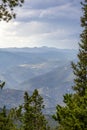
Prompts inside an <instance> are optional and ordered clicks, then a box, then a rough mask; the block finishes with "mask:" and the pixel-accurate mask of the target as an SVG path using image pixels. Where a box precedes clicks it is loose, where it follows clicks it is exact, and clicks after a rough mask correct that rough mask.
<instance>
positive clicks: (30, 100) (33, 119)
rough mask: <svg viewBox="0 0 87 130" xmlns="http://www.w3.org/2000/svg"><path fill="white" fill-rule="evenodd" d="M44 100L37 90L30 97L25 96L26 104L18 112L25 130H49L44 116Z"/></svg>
mask: <svg viewBox="0 0 87 130" xmlns="http://www.w3.org/2000/svg"><path fill="white" fill-rule="evenodd" d="M43 108H44V105H43V98H42V97H41V96H40V95H39V93H38V91H37V90H34V92H33V94H32V95H31V96H29V94H28V93H27V92H25V94H24V104H23V105H22V106H20V107H19V109H18V110H17V117H18V120H20V124H21V127H20V128H22V129H23V130H48V125H47V121H46V119H45V116H44V115H43V113H42V111H43Z"/></svg>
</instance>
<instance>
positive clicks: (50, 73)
mask: <svg viewBox="0 0 87 130" xmlns="http://www.w3.org/2000/svg"><path fill="white" fill-rule="evenodd" d="M76 54H77V51H76V50H61V49H56V48H48V47H41V48H19V49H18V48H11V49H9V48H7V49H0V57H1V59H0V79H1V80H3V81H5V82H6V85H5V87H4V89H3V90H2V91H0V107H2V106H3V105H6V106H7V108H10V107H16V106H18V105H19V104H21V103H23V94H24V91H28V92H29V93H30V94H31V93H32V91H33V90H34V89H36V88H37V89H38V90H39V92H40V94H41V95H42V96H43V98H44V104H45V106H46V112H49V111H51V110H53V109H54V108H53V107H54V106H56V104H58V103H59V104H62V100H63V95H64V93H66V92H72V89H71V87H72V85H73V78H74V76H73V73H72V68H71V65H70V63H71V61H74V62H75V61H76V60H77V59H76ZM4 95H5V96H4Z"/></svg>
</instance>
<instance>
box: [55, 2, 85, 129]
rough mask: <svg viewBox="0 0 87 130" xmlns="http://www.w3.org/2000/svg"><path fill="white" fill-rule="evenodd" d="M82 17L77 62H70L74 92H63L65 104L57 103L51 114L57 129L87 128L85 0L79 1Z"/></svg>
mask: <svg viewBox="0 0 87 130" xmlns="http://www.w3.org/2000/svg"><path fill="white" fill-rule="evenodd" d="M81 5H82V11H83V17H81V26H82V27H83V32H82V34H81V35H80V38H81V41H80V44H79V48H80V49H79V53H78V62H77V63H76V64H74V63H73V62H72V68H73V73H74V75H75V79H74V83H75V84H74V86H73V90H74V94H65V95H64V103H65V106H60V105H57V107H56V110H57V111H56V114H55V115H54V116H53V117H54V119H55V120H57V121H58V123H59V130H87V0H84V1H83V2H81Z"/></svg>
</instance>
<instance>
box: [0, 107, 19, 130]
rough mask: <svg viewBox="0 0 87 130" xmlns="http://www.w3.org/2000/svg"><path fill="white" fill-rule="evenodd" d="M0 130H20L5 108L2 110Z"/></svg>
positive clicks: (0, 113) (0, 112) (0, 111)
mask: <svg viewBox="0 0 87 130" xmlns="http://www.w3.org/2000/svg"><path fill="white" fill-rule="evenodd" d="M0 130H18V129H17V127H16V126H15V124H14V121H13V120H12V118H11V117H10V113H9V112H8V113H7V111H6V107H5V106H4V107H3V109H2V110H0Z"/></svg>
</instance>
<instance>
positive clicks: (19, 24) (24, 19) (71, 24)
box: [0, 0, 82, 49]
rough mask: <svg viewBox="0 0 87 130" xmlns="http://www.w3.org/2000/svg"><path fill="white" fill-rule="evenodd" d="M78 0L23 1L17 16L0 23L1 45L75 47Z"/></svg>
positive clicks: (76, 40) (77, 37)
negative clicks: (7, 21)
mask: <svg viewBox="0 0 87 130" xmlns="http://www.w3.org/2000/svg"><path fill="white" fill-rule="evenodd" d="M80 1H81V0H25V4H24V6H23V7H22V8H18V9H17V18H16V19H15V20H12V21H10V22H9V23H6V22H0V47H41V46H48V47H57V48H67V49H68V48H70V49H76V48H78V42H79V39H80V38H79V35H80V33H81V27H80V17H81V16H82V10H81V6H80Z"/></svg>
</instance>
